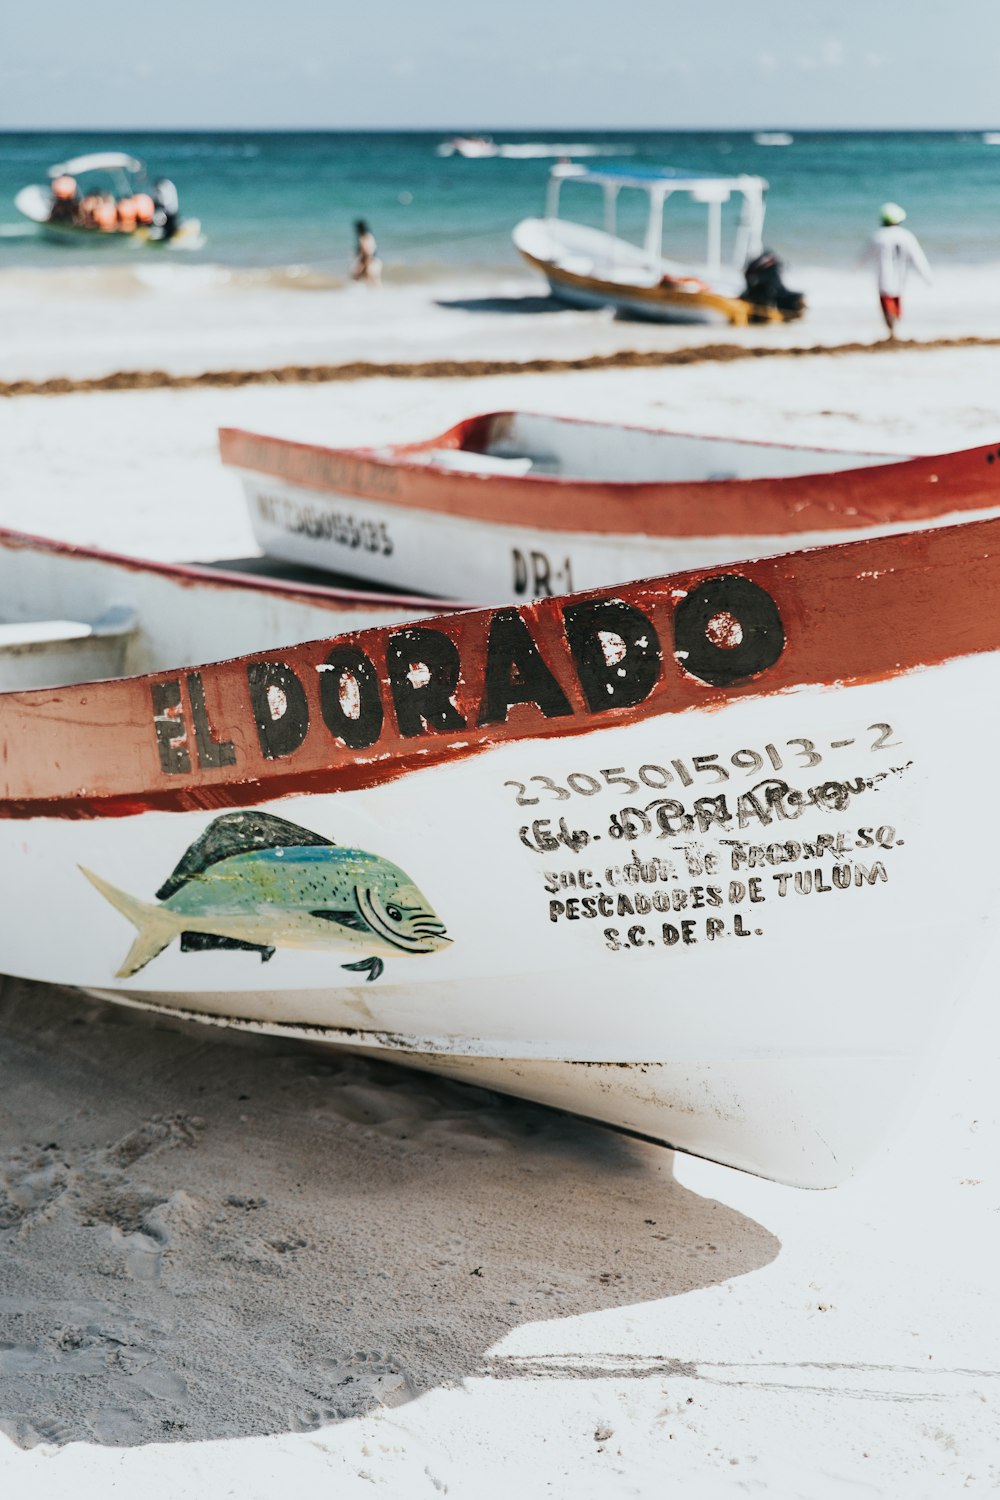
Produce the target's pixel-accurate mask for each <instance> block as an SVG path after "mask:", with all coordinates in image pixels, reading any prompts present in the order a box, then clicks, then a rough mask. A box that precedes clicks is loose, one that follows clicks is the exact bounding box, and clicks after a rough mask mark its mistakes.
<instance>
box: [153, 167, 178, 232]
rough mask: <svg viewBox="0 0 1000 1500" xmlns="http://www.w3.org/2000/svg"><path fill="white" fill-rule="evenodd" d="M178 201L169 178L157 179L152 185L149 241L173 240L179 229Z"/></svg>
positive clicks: (175, 190) (175, 189)
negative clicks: (151, 217) (151, 220)
mask: <svg viewBox="0 0 1000 1500" xmlns="http://www.w3.org/2000/svg"><path fill="white" fill-rule="evenodd" d="M180 222H181V214H180V200H179V199H178V196H177V188H176V187H175V185H174V184H173V183H172V182H171V180H170V178H169V177H158V178H157V179H156V181H155V182H154V184H153V227H152V231H151V233H150V236H149V237H150V239H156V240H170V239H173V237H174V235H175V234H176V233H177V230H178V229H179V228H180Z"/></svg>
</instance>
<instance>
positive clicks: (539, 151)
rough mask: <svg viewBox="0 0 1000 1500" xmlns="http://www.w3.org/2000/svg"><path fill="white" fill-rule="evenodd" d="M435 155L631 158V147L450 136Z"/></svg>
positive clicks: (523, 157)
mask: <svg viewBox="0 0 1000 1500" xmlns="http://www.w3.org/2000/svg"><path fill="white" fill-rule="evenodd" d="M436 150H437V154H438V156H464V157H467V158H468V159H469V160H472V161H475V160H482V159H483V158H486V157H496V156H502V157H506V158H507V159H508V160H514V161H533V160H537V159H539V158H541V157H546V156H555V157H574V156H631V155H632V154H633V151H634V147H632V146H624V147H622V146H598V145H596V144H595V143H594V142H593V141H571V142H565V141H509V142H506V143H498V142H497V141H495V140H494V139H493V138H492V136H488V135H453V136H450V137H449V139H448V140H446V141H442V142H441V144H440V145H439V146H438V147H437V148H436Z"/></svg>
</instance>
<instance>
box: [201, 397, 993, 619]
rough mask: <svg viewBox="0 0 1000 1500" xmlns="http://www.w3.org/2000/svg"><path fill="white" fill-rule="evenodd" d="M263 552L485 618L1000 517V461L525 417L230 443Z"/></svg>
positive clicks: (227, 456)
mask: <svg viewBox="0 0 1000 1500" xmlns="http://www.w3.org/2000/svg"><path fill="white" fill-rule="evenodd" d="M220 440H221V447H222V457H223V460H224V462H225V463H227V464H229V465H230V466H231V467H233V468H234V469H235V470H236V471H237V472H238V473H239V474H240V476H241V478H242V481H243V485H244V489H245V491H246V497H247V503H248V505H249V509H250V521H251V524H252V526H253V530H254V534H255V536H256V537H257V540H258V542H259V543H260V545H261V547H262V548H263V549H264V551H265V552H268V553H271V554H272V555H273V556H275V557H281V558H286V559H289V560H291V561H293V562H298V563H304V564H308V565H311V566H313V567H316V568H326V569H331V570H333V571H336V572H342V573H343V572H346V573H351V574H354V575H356V576H358V577H364V578H370V579H376V580H378V581H379V582H380V583H383V584H389V585H393V586H395V587H399V588H411V589H420V590H421V591H422V592H425V593H427V594H430V595H437V596H438V597H442V598H455V597H460V598H462V599H471V600H473V601H476V602H480V603H484V604H492V603H497V602H499V601H501V600H506V599H525V598H536V597H539V596H544V595H546V594H558V593H565V592H566V591H568V590H570V589H574V588H597V587H599V586H601V585H604V584H609V583H618V582H621V581H623V580H625V579H631V578H641V577H646V576H648V575H650V574H654V573H662V572H667V571H670V570H672V569H675V568H688V567H700V566H703V565H711V564H715V563H720V562H727V561H730V560H731V559H733V558H745V557H760V556H764V555H766V554H767V553H770V552H781V551H783V550H785V549H787V548H788V547H791V546H795V547H811V546H817V545H819V544H820V543H822V542H831V541H849V540H853V539H855V538H858V537H863V536H870V535H872V534H874V533H876V532H892V531H905V530H908V529H911V528H913V527H914V526H930V525H940V524H943V523H945V522H947V521H949V520H956V519H962V518H970V519H972V518H977V517H978V518H981V517H984V516H987V515H991V514H994V513H996V512H997V511H998V510H1000V447H997V446H996V445H992V446H988V447H982V448H972V449H969V450H968V451H966V452H962V453H950V454H939V455H935V456H933V457H929V458H927V457H925V458H899V457H893V456H891V455H888V454H878V453H860V452H857V453H839V452H833V451H830V450H828V449H822V448H802V447H789V446H783V445H782V444H779V443H754V442H743V441H736V440H733V439H729V438H711V437H697V436H692V435H690V434H687V433H677V432H656V431H650V430H646V429H641V428H634V427H623V426H617V425H615V424H612V423H606V422H580V421H571V420H568V419H566V418H562V417H550V416H541V415H536V414H533V413H530V412H493V413H490V414H488V415H484V416H478V417H472V418H470V419H469V420H468V421H465V422H460V423H458V424H457V425H456V426H455V427H452V428H449V430H448V431H447V432H444V433H441V434H440V435H439V436H437V437H433V438H429V439H427V440H426V441H424V442H419V443H404V444H398V445H393V446H391V447H384V448H356V449H337V448H327V447H323V446H322V445H319V444H306V443H295V442H290V441H288V440H287V439H284V438H275V437H267V436H264V435H262V434H258V433H250V432H243V431H240V430H236V429H224V430H223V431H222V433H221V434H220Z"/></svg>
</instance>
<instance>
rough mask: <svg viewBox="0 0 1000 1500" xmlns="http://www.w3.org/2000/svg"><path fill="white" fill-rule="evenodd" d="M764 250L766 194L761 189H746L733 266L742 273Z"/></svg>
mask: <svg viewBox="0 0 1000 1500" xmlns="http://www.w3.org/2000/svg"><path fill="white" fill-rule="evenodd" d="M763 248H764V194H763V192H762V191H761V189H760V188H756V187H755V188H744V189H743V203H742V206H741V208H740V223H739V228H738V229H737V231H736V244H735V246H734V247H733V265H734V267H735V269H736V270H737V271H742V270H744V269H745V267H746V266H748V265H749V264H750V262H751V261H752V260H753V259H754V257H755V256H758V255H759V254H760V253H761V251H762V250H763Z"/></svg>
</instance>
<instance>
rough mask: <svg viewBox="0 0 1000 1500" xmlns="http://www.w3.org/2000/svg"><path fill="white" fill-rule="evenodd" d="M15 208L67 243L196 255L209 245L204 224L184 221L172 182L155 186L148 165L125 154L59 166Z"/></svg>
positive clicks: (98, 154)
mask: <svg viewBox="0 0 1000 1500" xmlns="http://www.w3.org/2000/svg"><path fill="white" fill-rule="evenodd" d="M14 206H15V208H16V209H17V211H18V213H20V214H22V215H23V216H24V217H25V218H26V219H30V220H31V222H32V223H33V224H37V225H38V228H39V231H40V233H41V234H43V235H44V236H45V238H46V239H50V240H55V241H57V242H59V243H62V244H77V245H83V244H86V245H114V244H119V245H120V244H122V243H130V244H141V245H162V246H167V245H169V246H170V247H171V248H172V249H175V250H177V249H186V250H193V249H198V248H199V247H200V246H201V245H202V244H203V243H204V237H203V235H202V232H201V222H200V220H198V219H185V218H182V217H181V214H180V211H179V206H178V202H177V190H176V188H175V187H174V185H173V183H172V182H170V181H169V180H167V179H164V178H161V179H159V180H158V181H157V182H155V183H152V184H150V183H149V181H148V174H147V171H146V165H145V163H144V162H142V161H140V160H139V158H138V157H137V156H129V155H127V154H126V153H125V152H123V151H94V152H90V153H88V154H87V155H85V156H75V157H72V158H71V159H70V160H69V161H63V162H56V163H55V165H54V166H51V167H49V169H48V182H46V183H45V184H41V183H31V184H29V185H28V186H27V187H23V188H21V190H20V192H19V193H18V194H17V195H16V197H15V199H14Z"/></svg>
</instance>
